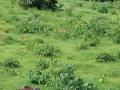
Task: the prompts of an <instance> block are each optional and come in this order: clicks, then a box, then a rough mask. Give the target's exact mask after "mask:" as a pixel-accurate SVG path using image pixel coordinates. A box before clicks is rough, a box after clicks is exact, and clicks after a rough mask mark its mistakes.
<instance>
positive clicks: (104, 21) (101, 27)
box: [84, 16, 111, 38]
mask: <svg viewBox="0 0 120 90" xmlns="http://www.w3.org/2000/svg"><path fill="white" fill-rule="evenodd" d="M108 21H109V19H108V18H106V17H102V16H100V17H94V18H93V19H91V20H90V22H88V23H87V24H86V25H85V30H84V34H85V36H86V37H87V38H92V37H93V36H97V37H102V36H107V35H109V34H110V29H111V28H110V27H109V22H108Z"/></svg>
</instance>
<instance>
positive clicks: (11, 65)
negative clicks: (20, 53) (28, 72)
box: [1, 57, 20, 68]
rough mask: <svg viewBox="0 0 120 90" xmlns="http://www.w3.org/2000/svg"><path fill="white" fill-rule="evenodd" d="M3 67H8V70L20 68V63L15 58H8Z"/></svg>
mask: <svg viewBox="0 0 120 90" xmlns="http://www.w3.org/2000/svg"><path fill="white" fill-rule="evenodd" d="M1 65H2V66H3V67H7V68H18V67H20V63H19V61H18V60H16V59H15V58H13V57H9V58H6V59H5V60H4V61H3V62H2V63H1Z"/></svg>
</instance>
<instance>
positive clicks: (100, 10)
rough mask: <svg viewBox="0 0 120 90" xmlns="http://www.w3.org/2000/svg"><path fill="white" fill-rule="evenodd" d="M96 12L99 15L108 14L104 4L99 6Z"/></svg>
mask: <svg viewBox="0 0 120 90" xmlns="http://www.w3.org/2000/svg"><path fill="white" fill-rule="evenodd" d="M98 12H100V13H108V12H109V8H108V6H107V5H106V4H101V5H100V6H99V8H98Z"/></svg>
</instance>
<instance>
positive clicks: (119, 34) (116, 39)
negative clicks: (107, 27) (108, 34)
mask: <svg viewBox="0 0 120 90" xmlns="http://www.w3.org/2000/svg"><path fill="white" fill-rule="evenodd" d="M113 41H114V42H115V43H118V44H119V43H120V31H117V32H116V33H115V34H114V35H113Z"/></svg>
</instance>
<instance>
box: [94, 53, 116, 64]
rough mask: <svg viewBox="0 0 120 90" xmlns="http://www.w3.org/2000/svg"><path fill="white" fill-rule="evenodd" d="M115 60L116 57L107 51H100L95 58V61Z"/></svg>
mask: <svg viewBox="0 0 120 90" xmlns="http://www.w3.org/2000/svg"><path fill="white" fill-rule="evenodd" d="M115 60H116V58H115V57H114V56H113V55H111V54H109V53H102V54H100V55H98V56H97V58H96V61H97V62H111V61H115Z"/></svg>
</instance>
